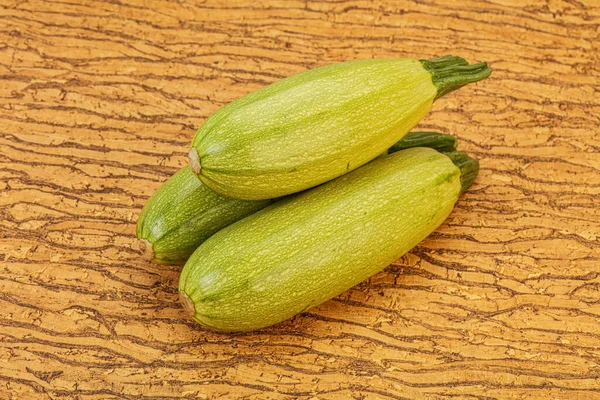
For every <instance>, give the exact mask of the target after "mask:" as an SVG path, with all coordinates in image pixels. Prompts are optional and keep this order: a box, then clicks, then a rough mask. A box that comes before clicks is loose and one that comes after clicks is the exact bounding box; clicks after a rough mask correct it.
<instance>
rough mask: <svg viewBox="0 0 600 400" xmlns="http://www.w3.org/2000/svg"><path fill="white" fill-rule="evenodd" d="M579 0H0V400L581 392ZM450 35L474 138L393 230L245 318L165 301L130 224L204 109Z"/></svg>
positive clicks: (592, 379)
mask: <svg viewBox="0 0 600 400" xmlns="http://www.w3.org/2000/svg"><path fill="white" fill-rule="evenodd" d="M599 36H600V2H598V1H597V0H585V1H583V0H568V1H558V0H551V1H543V0H519V1H517V0H489V1H462V0H423V1H422V0H414V1H406V2H404V1H402V2H371V1H343V0H336V1H290V2H284V1H279V2H262V1H261V2H259V1H248V2H238V1H236V2H233V1H222V2H218V1H192V0H181V1H173V2H166V1H160V0H153V1H142V0H131V1H129V0H124V1H121V0H106V1H103V2H102V1H97V2H92V1H79V0H58V1H56V0H52V1H51V0H47V1H42V0H30V1H27V0H0V75H1V79H2V80H1V84H0V121H1V125H0V149H1V152H0V271H1V275H0V381H1V382H0V398H2V399H5V398H6V399H27V398H36V399H37V398H39V399H57V398H58V399H62V398H65V399H66V398H74V399H113V398H125V399H150V398H152V399H163V398H173V399H174V398H181V397H189V398H201V399H213V398H214V399H216V398H219V399H220V398H244V399H259V398H260V399H285V398H300V399H345V398H355V399H486V400H487V399H490V400H491V399H596V398H600V174H599V171H600V139H599V134H600V117H599V115H600V66H599V65H600V51H599V50H600V41H599V39H598V38H599ZM448 53H452V54H455V55H460V56H463V57H465V58H467V59H468V60H470V61H472V62H474V61H487V62H489V63H490V64H491V66H492V68H493V69H494V73H493V75H492V77H491V78H490V79H488V80H486V81H484V82H481V83H479V84H476V85H472V86H470V87H467V88H464V89H462V90H460V91H458V92H455V93H453V94H451V95H449V96H448V97H447V98H443V99H441V100H439V101H438V102H436V104H435V105H434V109H433V111H432V112H431V114H430V115H429V116H427V117H426V119H425V120H424V121H423V122H422V124H421V127H424V128H427V129H435V130H440V131H443V132H448V133H453V134H456V135H457V136H458V137H459V140H460V146H461V147H462V149H465V150H467V151H468V152H469V153H470V154H473V155H475V156H477V157H478V158H479V159H480V161H481V167H482V170H481V173H480V176H479V178H478V180H477V182H476V184H475V185H474V187H473V188H472V189H471V190H470V191H469V192H468V193H467V194H466V195H465V196H464V197H463V198H462V200H461V201H459V203H458V204H457V207H456V210H455V211H454V212H453V214H452V215H451V216H450V218H449V219H448V220H447V222H446V223H445V224H444V225H443V226H442V227H440V229H438V231H437V232H435V233H434V234H433V235H432V236H431V237H430V238H429V239H427V240H426V241H425V242H423V243H422V244H421V245H420V246H419V247H418V248H416V249H415V250H414V251H412V253H411V254H409V255H407V256H405V257H403V258H402V259H401V260H398V262H397V263H395V264H394V265H392V266H390V267H388V268H387V269H386V270H385V271H384V272H382V273H380V274H379V275H377V276H375V277H373V278H372V279H371V280H370V281H369V282H365V283H364V284H361V285H360V286H358V287H356V288H355V289H353V290H350V291H349V292H347V293H345V294H343V295H342V296H340V297H339V298H336V299H334V300H331V301H329V302H327V303H326V304H323V305H321V306H320V307H317V308H315V309H312V310H311V311H309V312H308V313H306V314H304V315H301V316H299V317H297V318H295V319H294V320H292V321H288V322H286V323H283V324H280V325H278V326H276V327H273V328H269V329H265V330H263V331H260V332H255V333H246V334H219V333H212V332H208V331H205V330H204V329H202V328H201V327H199V326H197V325H195V324H194V323H193V322H192V321H190V320H189V319H187V317H186V316H185V314H184V312H183V310H182V308H181V306H180V304H179V303H178V300H177V295H176V287H177V281H178V273H179V268H170V267H161V266H158V265H154V264H152V263H150V262H147V261H145V260H144V259H143V258H142V257H141V256H140V254H139V252H138V250H137V249H136V248H135V247H134V248H132V246H134V244H135V240H134V239H135V223H136V219H137V215H138V213H139V211H140V210H141V208H142V206H143V204H144V202H145V201H146V199H147V198H148V197H149V196H150V195H151V194H152V193H153V191H154V190H155V189H156V188H158V186H159V185H160V184H161V182H163V181H165V180H166V179H167V178H168V177H169V176H170V175H171V174H173V173H174V172H175V171H176V170H177V169H178V168H179V167H181V166H182V165H184V163H185V162H186V159H185V154H186V152H187V150H188V146H189V143H190V140H191V138H192V136H193V134H194V132H195V130H196V129H197V128H198V127H199V126H200V125H201V124H202V123H203V121H204V120H205V119H206V118H207V117H208V116H209V115H211V114H212V113H213V112H214V111H215V110H217V109H218V108H219V107H221V106H223V105H224V104H226V103H227V102H229V101H231V100H234V99H236V98H238V97H240V96H242V95H244V94H246V93H248V92H250V91H253V90H255V89H258V88H260V87H262V86H264V85H267V84H268V83H271V82H274V81H276V80H278V79H280V78H283V77H285V76H288V75H291V74H294V73H297V72H300V71H304V70H306V69H308V68H313V67H317V66H320V65H324V64H328V63H332V62H338V61H342V60H350V59H359V58H371V57H377V58H383V57H414V58H429V57H434V56H438V55H444V54H448Z"/></svg>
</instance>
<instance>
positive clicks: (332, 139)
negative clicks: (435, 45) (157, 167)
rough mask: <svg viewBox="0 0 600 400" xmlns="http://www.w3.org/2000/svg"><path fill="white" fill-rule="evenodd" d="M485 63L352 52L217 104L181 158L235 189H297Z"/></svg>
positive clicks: (365, 152) (273, 192) (245, 192)
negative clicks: (352, 57) (353, 57)
mask: <svg viewBox="0 0 600 400" xmlns="http://www.w3.org/2000/svg"><path fill="white" fill-rule="evenodd" d="M490 73H491V70H490V68H488V66H487V64H486V63H479V64H473V65H469V64H468V63H467V61H465V60H464V59H462V58H460V57H454V56H446V57H441V58H436V59H432V60H420V61H419V60H413V59H385V60H359V61H350V62H345V63H340V64H333V65H328V66H324V67H321V68H316V69H313V70H309V71H306V72H303V73H300V74H297V75H293V76H290V77H288V78H285V79H282V80H280V81H278V82H275V83H273V84H271V85H269V86H266V87H264V88H262V89H259V90H257V91H255V92H253V93H250V94H248V95H246V96H244V97H241V98H240V99H238V100H235V101H233V102H231V103H229V104H227V105H226V106H225V107H223V108H221V109H220V110H218V111H217V112H216V113H214V114H213V115H212V116H211V117H210V118H208V119H207V120H206V122H205V123H204V124H203V125H202V126H201V127H200V129H199V130H198V131H197V132H196V135H195V137H194V139H193V142H192V148H191V150H190V152H189V160H190V166H191V168H192V170H193V171H194V172H195V173H197V174H199V177H200V179H202V181H203V182H204V183H205V184H206V185H207V186H208V187H210V188H211V189H213V190H215V191H216V192H218V193H220V194H222V195H224V196H228V197H234V198H239V199H252V200H256V199H268V198H276V197H280V196H284V195H287V194H291V193H296V192H299V191H302V190H304V189H308V188H311V187H313V186H316V185H319V184H321V183H324V182H327V181H329V180H331V179H333V178H335V177H338V176H341V175H343V174H345V173H347V172H349V171H352V170H354V169H356V168H358V167H360V166H361V165H363V164H365V163H367V162H368V161H370V160H372V159H374V158H375V157H377V156H378V155H379V154H381V153H383V152H384V151H385V150H387V149H388V148H389V147H390V146H392V145H393V144H394V143H395V142H397V141H398V140H400V139H401V138H402V137H403V136H404V135H405V134H406V133H407V132H408V131H409V130H410V129H411V128H413V127H414V126H415V125H416V124H417V123H418V122H419V121H420V120H421V119H422V118H423V117H424V116H425V114H427V112H428V111H429V109H430V108H431V105H432V103H433V101H434V100H435V99H437V98H439V97H441V96H443V95H445V94H447V93H449V92H451V91H453V90H456V89H458V88H460V87H461V86H464V85H466V84H468V83H471V82H477V81H479V80H481V79H484V78H486V77H487V76H489V75H490Z"/></svg>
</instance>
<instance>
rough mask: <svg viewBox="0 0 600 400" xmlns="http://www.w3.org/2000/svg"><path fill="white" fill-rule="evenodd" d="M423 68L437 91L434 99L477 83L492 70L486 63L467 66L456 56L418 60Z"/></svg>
mask: <svg viewBox="0 0 600 400" xmlns="http://www.w3.org/2000/svg"><path fill="white" fill-rule="evenodd" d="M419 61H420V62H421V65H423V68H425V69H426V70H427V71H429V73H430V74H431V79H432V80H433V84H434V85H435V87H436V88H437V90H438V93H437V96H436V97H435V98H436V99H439V98H440V97H442V96H444V95H446V94H448V93H450V92H453V91H455V90H457V89H460V88H461V87H463V86H465V85H467V84H469V83H473V82H478V81H480V80H482V79H485V78H487V77H488V76H490V75H491V73H492V69H491V68H490V67H488V65H487V63H484V62H482V63H477V64H469V63H468V62H467V60H465V59H464V58H461V57H457V56H444V57H438V58H432V59H429V60H419Z"/></svg>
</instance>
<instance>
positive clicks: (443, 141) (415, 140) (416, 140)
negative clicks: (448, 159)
mask: <svg viewBox="0 0 600 400" xmlns="http://www.w3.org/2000/svg"><path fill="white" fill-rule="evenodd" d="M457 146H458V140H456V138H455V137H454V136H452V135H447V134H445V133H438V132H409V133H407V134H406V136H404V137H403V138H402V140H400V141H399V142H398V143H396V144H394V145H393V146H392V147H390V149H389V150H388V153H395V152H396V151H400V150H404V149H410V148H412V147H429V148H431V149H434V150H437V151H439V152H446V151H456V147H457Z"/></svg>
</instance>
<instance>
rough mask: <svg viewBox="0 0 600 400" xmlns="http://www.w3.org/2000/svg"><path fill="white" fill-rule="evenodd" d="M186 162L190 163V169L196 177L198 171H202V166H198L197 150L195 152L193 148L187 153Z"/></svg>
mask: <svg viewBox="0 0 600 400" xmlns="http://www.w3.org/2000/svg"><path fill="white" fill-rule="evenodd" d="M188 160H189V163H190V168H191V169H192V171H194V173H195V174H196V175H198V174H199V173H200V171H202V164H200V156H199V155H198V150H196V148H195V147H192V148H191V149H190V152H189V153H188Z"/></svg>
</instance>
